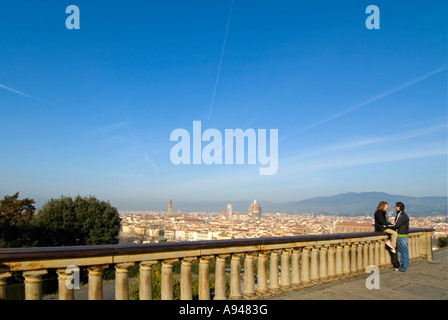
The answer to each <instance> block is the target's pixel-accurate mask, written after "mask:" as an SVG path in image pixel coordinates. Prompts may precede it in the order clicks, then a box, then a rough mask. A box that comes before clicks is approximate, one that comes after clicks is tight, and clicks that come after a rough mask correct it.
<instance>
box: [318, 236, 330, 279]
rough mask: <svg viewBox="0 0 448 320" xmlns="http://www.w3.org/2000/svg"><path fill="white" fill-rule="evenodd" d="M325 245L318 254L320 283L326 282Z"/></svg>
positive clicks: (326, 253)
mask: <svg viewBox="0 0 448 320" xmlns="http://www.w3.org/2000/svg"><path fill="white" fill-rule="evenodd" d="M327 247H328V246H327V245H323V246H322V247H321V248H320V252H319V278H320V281H322V282H327V281H328V273H327V269H328V263H327V255H328V252H327Z"/></svg>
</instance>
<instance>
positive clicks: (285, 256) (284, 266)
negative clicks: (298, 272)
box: [280, 250, 291, 291]
mask: <svg viewBox="0 0 448 320" xmlns="http://www.w3.org/2000/svg"><path fill="white" fill-rule="evenodd" d="M281 270H282V274H281V285H280V287H281V288H282V289H283V290H285V291H287V290H289V289H291V281H290V279H289V251H288V250H283V251H282V258H281Z"/></svg>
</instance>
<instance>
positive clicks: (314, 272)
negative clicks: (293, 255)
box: [310, 246, 319, 285]
mask: <svg viewBox="0 0 448 320" xmlns="http://www.w3.org/2000/svg"><path fill="white" fill-rule="evenodd" d="M310 280H311V282H312V284H313V285H314V284H317V283H318V282H319V248H318V247H317V246H314V247H313V248H312V249H311V273H310Z"/></svg>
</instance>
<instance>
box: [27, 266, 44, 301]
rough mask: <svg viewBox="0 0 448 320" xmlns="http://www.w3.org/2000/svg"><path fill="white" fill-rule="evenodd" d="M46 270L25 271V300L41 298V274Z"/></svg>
mask: <svg viewBox="0 0 448 320" xmlns="http://www.w3.org/2000/svg"><path fill="white" fill-rule="evenodd" d="M45 274H47V270H34V271H26V272H24V273H23V276H24V277H25V300H42V276H43V275H45Z"/></svg>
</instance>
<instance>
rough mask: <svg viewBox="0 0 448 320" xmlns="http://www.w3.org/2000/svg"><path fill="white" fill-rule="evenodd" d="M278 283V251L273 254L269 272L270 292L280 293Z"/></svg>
mask: <svg viewBox="0 0 448 320" xmlns="http://www.w3.org/2000/svg"><path fill="white" fill-rule="evenodd" d="M280 290H281V289H280V286H279V283H278V251H277V250H273V251H272V252H271V265H270V270H269V291H271V292H272V293H274V294H276V293H278V292H279V291H280Z"/></svg>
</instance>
